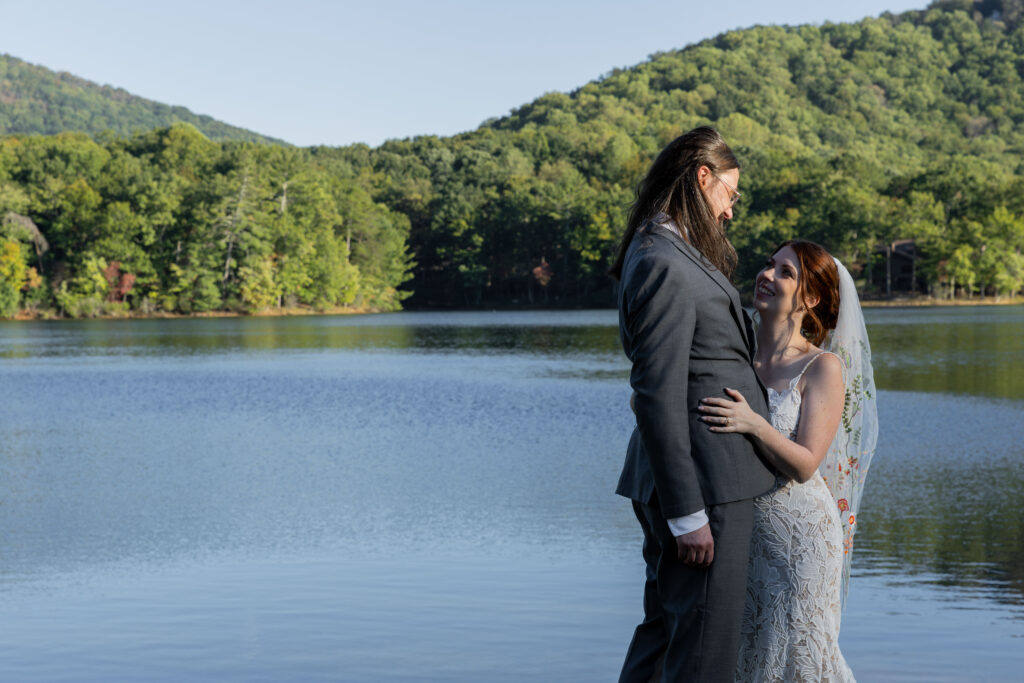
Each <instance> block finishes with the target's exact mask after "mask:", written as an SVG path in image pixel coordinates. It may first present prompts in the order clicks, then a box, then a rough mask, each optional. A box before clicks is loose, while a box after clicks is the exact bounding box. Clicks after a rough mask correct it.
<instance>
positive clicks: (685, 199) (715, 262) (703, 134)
mask: <svg viewBox="0 0 1024 683" xmlns="http://www.w3.org/2000/svg"><path fill="white" fill-rule="evenodd" d="M701 166H707V167H708V169H710V170H711V172H712V173H715V174H718V173H723V172H725V171H728V170H730V169H733V168H739V167H740V164H739V161H737V159H736V156H735V155H734V154H733V153H732V150H731V149H729V145H727V144H725V140H724V139H723V138H722V136H721V134H720V133H719V132H718V131H717V130H715V129H714V128H710V127H708V126H701V127H700V128H694V129H693V130H691V131H690V132H689V133H684V134H683V135H680V136H679V137H677V138H676V139H675V140H673V141H672V142H670V143H669V144H668V146H666V147H665V149H663V150H661V153H660V154H659V155H658V158H656V159H655V160H654V163H653V164H651V168H650V170H649V171H647V175H646V176H645V177H644V179H643V180H641V181H640V184H639V185H638V186H637V190H636V201H634V202H633V206H632V207H630V210H629V222H628V224H627V226H626V232H625V234H624V235H623V236H622V242H621V243H620V244H619V253H618V256H617V257H616V258H615V263H613V264H612V267H611V268H610V269H609V271H608V272H609V274H610V275H611V276H612V277H614V278H615V279H619V278H620V277H621V276H622V264H623V261H625V259H626V250H627V249H629V244H630V242H632V241H633V236H634V235H635V234H636V231H637V229H638V228H640V227H641V226H642V225H643V224H644V223H646V222H647V221H648V220H649V219H651V218H653V217H654V216H656V215H658V214H659V213H664V214H667V215H668V217H669V218H671V219H672V220H673V221H675V223H676V225H678V226H679V227H680V229H683V228H685V234H686V237H685V238H684V239H686V240H687V241H688V242H689V243H690V244H692V245H693V246H694V247H696V249H697V251H699V252H700V253H701V254H702V255H703V256H704V258H705V259H707V260H708V261H709V262H710V264H711V265H712V266H714V267H715V268H717V269H718V270H720V271H721V272H722V273H723V274H725V276H726V277H727V278H731V277H732V274H733V271H734V270H736V263H737V257H736V250H735V249H734V248H733V246H732V244H730V243H729V240H728V238H727V237H726V236H725V225H724V224H722V223H720V222H719V220H718V217H717V216H715V215H714V213H713V212H712V211H711V207H710V206H709V205H708V201H707V199H705V197H704V193H703V192H701V189H700V183H699V182H698V180H697V171H698V170H699V169H700V167H701Z"/></svg>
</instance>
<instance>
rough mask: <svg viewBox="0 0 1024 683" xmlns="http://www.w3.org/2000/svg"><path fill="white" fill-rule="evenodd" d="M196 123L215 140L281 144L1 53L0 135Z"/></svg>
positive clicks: (126, 131)
mask: <svg viewBox="0 0 1024 683" xmlns="http://www.w3.org/2000/svg"><path fill="white" fill-rule="evenodd" d="M175 123H191V124H192V125H193V126H195V127H196V128H198V129H199V130H200V131H202V133H203V134H204V135H206V136H207V137H209V138H210V139H211V140H217V141H223V140H243V141H248V142H276V143H280V142H281V141H280V140H276V139H274V138H269V137H267V136H265V135H260V134H259V133H254V132H252V131H250V130H245V129H244V128H238V127H236V126H230V125H228V124H226V123H223V122H221V121H218V120H216V119H214V118H212V117H210V116H203V115H200V114H193V113H192V112H191V111H189V110H188V109H186V108H185V107H174V106H170V105H167V104H162V103H160V102H154V101H152V100H147V99H145V98H142V97H138V96H136V95H132V94H131V93H129V92H126V91H124V90H121V89H120V88H112V87H110V86H108V85H99V84H97V83H93V82H91V81H87V80H85V79H84V78H79V77H77V76H73V75H71V74H69V73H66V72H60V73H58V72H55V71H51V70H50V69H47V68H46V67H44V66H38V65H35V64H29V63H28V62H25V61H22V60H20V59H17V58H16V57H12V56H10V55H5V54H0V135H13V134H22V135H32V134H36V135H55V134H57V133H64V132H68V131H75V132H81V133H89V134H91V135H98V134H101V133H102V134H110V133H113V134H114V135H120V136H125V135H131V134H133V133H137V132H144V131H148V130H152V129H153V128H161V127H166V126H170V125H173V124H175Z"/></svg>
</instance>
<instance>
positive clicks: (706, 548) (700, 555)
mask: <svg viewBox="0 0 1024 683" xmlns="http://www.w3.org/2000/svg"><path fill="white" fill-rule="evenodd" d="M676 547H677V548H678V549H679V559H680V560H682V561H683V564H686V565H689V566H691V567H708V566H710V565H711V560H713V559H714V558H715V539H714V538H712V537H711V525H709V524H705V525H704V526H702V527H701V528H699V529H697V530H696V531H691V532H690V533H688V534H683V535H682V536H676Z"/></svg>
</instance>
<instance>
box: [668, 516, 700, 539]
mask: <svg viewBox="0 0 1024 683" xmlns="http://www.w3.org/2000/svg"><path fill="white" fill-rule="evenodd" d="M665 521H667V522H668V528H669V531H671V532H672V535H673V536H682V535H683V534H688V533H690V532H691V531H696V530H697V529H699V528H701V527H702V526H704V525H705V524H707V523H708V513H706V512H704V511H703V510H700V511H699V512H694V513H693V514H692V515H686V516H685V517H675V518H673V519H668V520H665Z"/></svg>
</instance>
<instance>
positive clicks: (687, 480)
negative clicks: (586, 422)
mask: <svg viewBox="0 0 1024 683" xmlns="http://www.w3.org/2000/svg"><path fill="white" fill-rule="evenodd" d="M738 184H739V163H738V162H737V160H736V157H735V156H734V155H733V153H732V151H731V150H730V149H729V147H728V146H727V145H726V144H725V141H724V140H723V139H722V137H721V135H719V134H718V132H717V131H715V130H713V129H711V128H707V127H703V128H697V129H695V130H692V131H690V132H689V133H686V134H684V135H682V136H680V137H679V138H676V139H675V140H674V141H673V142H671V143H670V144H669V145H668V146H667V147H666V148H665V149H664V150H662V152H661V154H659V155H658V158H657V159H655V161H654V163H653V164H652V165H651V168H650V170H649V171H648V173H647V176H646V177H645V178H644V180H643V181H642V183H641V184H640V186H639V189H638V190H637V199H636V202H635V203H634V204H633V207H632V209H631V211H630V217H629V224H628V227H627V230H626V233H625V236H624V237H623V240H622V244H621V246H620V248H619V254H618V258H617V259H616V262H615V264H614V265H613V266H612V270H611V273H612V275H613V276H615V277H618V278H619V280H620V282H619V334H620V337H621V341H622V346H623V349H624V350H625V352H626V355H627V356H628V357H629V359H630V360H631V361H632V363H633V369H632V372H631V374H630V383H631V385H632V387H633V391H634V400H635V404H634V410H635V412H636V423H637V426H636V429H635V430H634V431H633V435H632V437H631V439H630V441H629V447H628V449H627V451H626V462H625V465H624V466H623V469H622V474H621V477H620V479H619V485H618V488H617V489H616V493H618V494H619V495H622V496H626V497H627V498H630V499H632V500H633V508H634V511H635V512H636V516H637V519H638V520H639V522H640V526H641V528H642V529H643V534H644V547H643V556H644V560H645V562H646V564H647V582H646V584H645V587H644V621H643V623H641V624H640V625H639V626H637V628H636V631H635V633H634V635H633V641H632V643H631V644H630V646H629V651H628V652H627V654H626V661H625V663H624V664H623V667H622V673H621V675H620V678H619V680H620V681H628V682H633V681H637V682H639V681H649V680H652V679H653V680H659V679H658V678H656V676H658V675H659V673H660V680H663V681H671V682H675V681H732V680H733V677H734V672H735V669H736V658H737V652H738V649H739V637H740V623H741V620H742V617H743V604H744V596H745V593H746V582H747V561H748V553H749V550H748V547H749V544H750V534H751V528H752V523H753V498H754V497H755V496H758V495H760V494H762V493H765V492H766V491H768V490H769V489H770V488H771V487H772V484H773V483H774V475H773V473H772V472H771V471H770V470H769V469H768V468H767V466H766V465H764V464H763V463H762V462H761V460H760V458H759V456H758V454H757V453H756V452H755V450H754V448H753V446H752V445H751V443H750V442H749V441H748V440H746V438H745V437H743V436H741V435H739V434H712V433H711V432H709V431H708V429H707V427H706V426H705V424H704V423H703V422H701V421H699V420H698V417H699V413H698V412H697V410H696V407H697V404H698V402H699V401H700V399H702V398H704V397H708V396H725V395H726V394H725V388H726V387H729V388H732V389H736V390H738V391H740V392H741V393H742V394H743V395H744V397H745V398H746V399H747V401H748V403H749V404H750V406H751V407H752V408H753V409H754V410H756V411H758V412H760V413H761V414H762V415H764V416H767V414H768V410H767V406H766V398H765V393H764V392H765V390H764V388H763V386H762V385H761V383H760V381H759V380H758V379H757V376H756V375H755V374H754V370H753V367H752V365H751V358H752V357H753V343H754V340H753V332H752V329H751V326H750V321H749V319H748V318H747V317H746V314H745V312H744V311H743V309H742V307H741V306H740V301H739V296H738V294H737V292H736V289H735V288H734V287H733V286H732V284H730V282H729V276H730V275H731V274H732V271H733V269H734V268H735V265H736V251H735V250H734V249H733V248H732V245H731V244H729V241H728V239H727V238H726V236H725V229H724V226H725V222H726V221H727V220H729V219H731V218H732V206H733V205H734V204H735V203H736V201H737V200H738V199H739V196H740V193H739V191H738V190H737V185H738ZM723 436H725V437H728V438H722V437H723Z"/></svg>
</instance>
